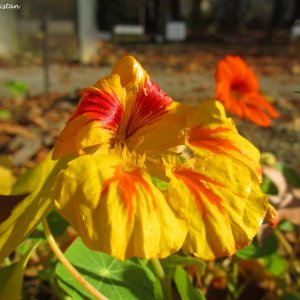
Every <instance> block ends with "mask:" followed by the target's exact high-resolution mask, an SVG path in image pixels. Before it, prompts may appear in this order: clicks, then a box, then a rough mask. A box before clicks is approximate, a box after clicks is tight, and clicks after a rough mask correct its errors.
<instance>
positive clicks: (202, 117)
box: [187, 101, 261, 178]
mask: <svg viewBox="0 0 300 300" xmlns="http://www.w3.org/2000/svg"><path fill="white" fill-rule="evenodd" d="M188 127H189V128H190V132H189V136H188V139H187V144H188V146H189V147H190V148H191V149H192V150H193V151H194V152H195V153H196V154H198V155H201V156H205V155H226V156H230V157H234V158H236V159H238V160H240V161H241V162H243V163H244V164H246V165H247V166H249V167H251V169H252V170H253V171H254V172H255V173H256V174H257V175H258V176H259V178H261V168H260V165H259V151H258V150H257V149H256V148H255V147H254V146H253V145H252V144H251V143H250V142H249V141H248V140H246V139H245V138H243V137H242V136H241V135H240V134H239V133H238V132H237V130H236V128H235V126H234V123H233V122H232V120H231V119H230V118H227V117H226V114H225V111H224V107H223V105H222V104H221V103H220V102H218V101H206V102H203V103H201V104H200V105H199V106H198V107H197V109H195V110H194V111H193V112H192V113H190V114H189V116H188Z"/></svg>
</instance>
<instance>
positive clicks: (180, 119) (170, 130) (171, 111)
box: [127, 101, 191, 154]
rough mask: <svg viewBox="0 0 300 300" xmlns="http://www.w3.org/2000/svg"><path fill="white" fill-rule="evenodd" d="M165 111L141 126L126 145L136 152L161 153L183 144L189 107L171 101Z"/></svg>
mask: <svg viewBox="0 0 300 300" xmlns="http://www.w3.org/2000/svg"><path fill="white" fill-rule="evenodd" d="M167 109H168V110H167V112H166V113H165V114H164V115H163V116H162V117H160V118H157V119H156V120H155V122H153V123H151V124H149V125H148V126H144V127H141V128H140V129H139V130H138V131H137V132H136V134H135V135H134V136H132V137H130V138H129V139H128V141H127V147H128V148H129V149H134V150H135V151H136V152H139V153H143V152H147V153H148V154H151V153H156V154H157V153H163V152H165V151H166V150H168V149H170V148H174V147H176V146H180V145H184V143H185V134H186V127H187V123H186V122H187V121H186V120H187V114H188V112H189V111H190V109H191V108H190V107H188V106H187V105H185V104H183V103H179V102H175V101H174V102H172V103H171V104H170V105H169V106H168V108H167Z"/></svg>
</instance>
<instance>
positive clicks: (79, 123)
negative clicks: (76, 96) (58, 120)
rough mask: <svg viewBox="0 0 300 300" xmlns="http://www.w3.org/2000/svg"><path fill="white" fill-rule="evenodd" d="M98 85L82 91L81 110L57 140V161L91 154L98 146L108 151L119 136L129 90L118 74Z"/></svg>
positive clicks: (99, 82) (55, 155) (101, 80)
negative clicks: (69, 156)
mask: <svg viewBox="0 0 300 300" xmlns="http://www.w3.org/2000/svg"><path fill="white" fill-rule="evenodd" d="M97 86H98V87H99V88H96V87H89V88H86V89H84V90H83V91H82V93H81V100H80V103H79V105H78V107H77V110H76V111H75V113H74V114H73V115H72V116H71V117H70V119H69V121H68V122H67V124H66V126H65V128H64V129H63V131H62V132H61V133H60V135H59V137H58V139H57V141H56V144H55V147H54V153H53V158H54V159H57V158H61V157H63V156H66V155H70V154H73V155H82V154H85V153H90V151H95V147H97V148H101V147H102V148H104V149H107V148H108V147H109V146H110V143H111V139H113V138H115V137H116V135H117V132H118V130H119V127H120V125H121V120H122V116H123V112H124V102H125V95H126V94H125V90H124V88H123V87H122V86H121V83H120V78H119V76H118V75H111V76H109V77H106V78H103V79H100V80H99V81H98V82H97ZM91 147H92V149H91Z"/></svg>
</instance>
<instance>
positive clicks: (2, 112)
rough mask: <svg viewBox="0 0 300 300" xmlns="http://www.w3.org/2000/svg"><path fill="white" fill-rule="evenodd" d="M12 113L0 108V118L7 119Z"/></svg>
mask: <svg viewBox="0 0 300 300" xmlns="http://www.w3.org/2000/svg"><path fill="white" fill-rule="evenodd" d="M11 117H12V114H11V112H10V111H9V110H6V109H0V120H9V119H11Z"/></svg>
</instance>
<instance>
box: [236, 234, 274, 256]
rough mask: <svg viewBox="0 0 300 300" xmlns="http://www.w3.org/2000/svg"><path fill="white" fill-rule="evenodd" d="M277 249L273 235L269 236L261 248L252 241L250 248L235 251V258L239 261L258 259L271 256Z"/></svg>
mask: <svg viewBox="0 0 300 300" xmlns="http://www.w3.org/2000/svg"><path fill="white" fill-rule="evenodd" d="M277 249H278V241H277V239H276V237H275V235H273V234H271V235H270V236H269V237H268V238H267V239H266V240H265V241H264V243H263V244H262V245H261V246H259V245H258V244H257V242H256V241H254V242H253V243H252V244H251V245H250V246H248V247H245V248H243V249H241V250H239V251H237V253H236V256H237V257H239V258H241V259H249V258H260V257H264V256H268V255H271V254H273V253H274V252H276V251H277Z"/></svg>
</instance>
